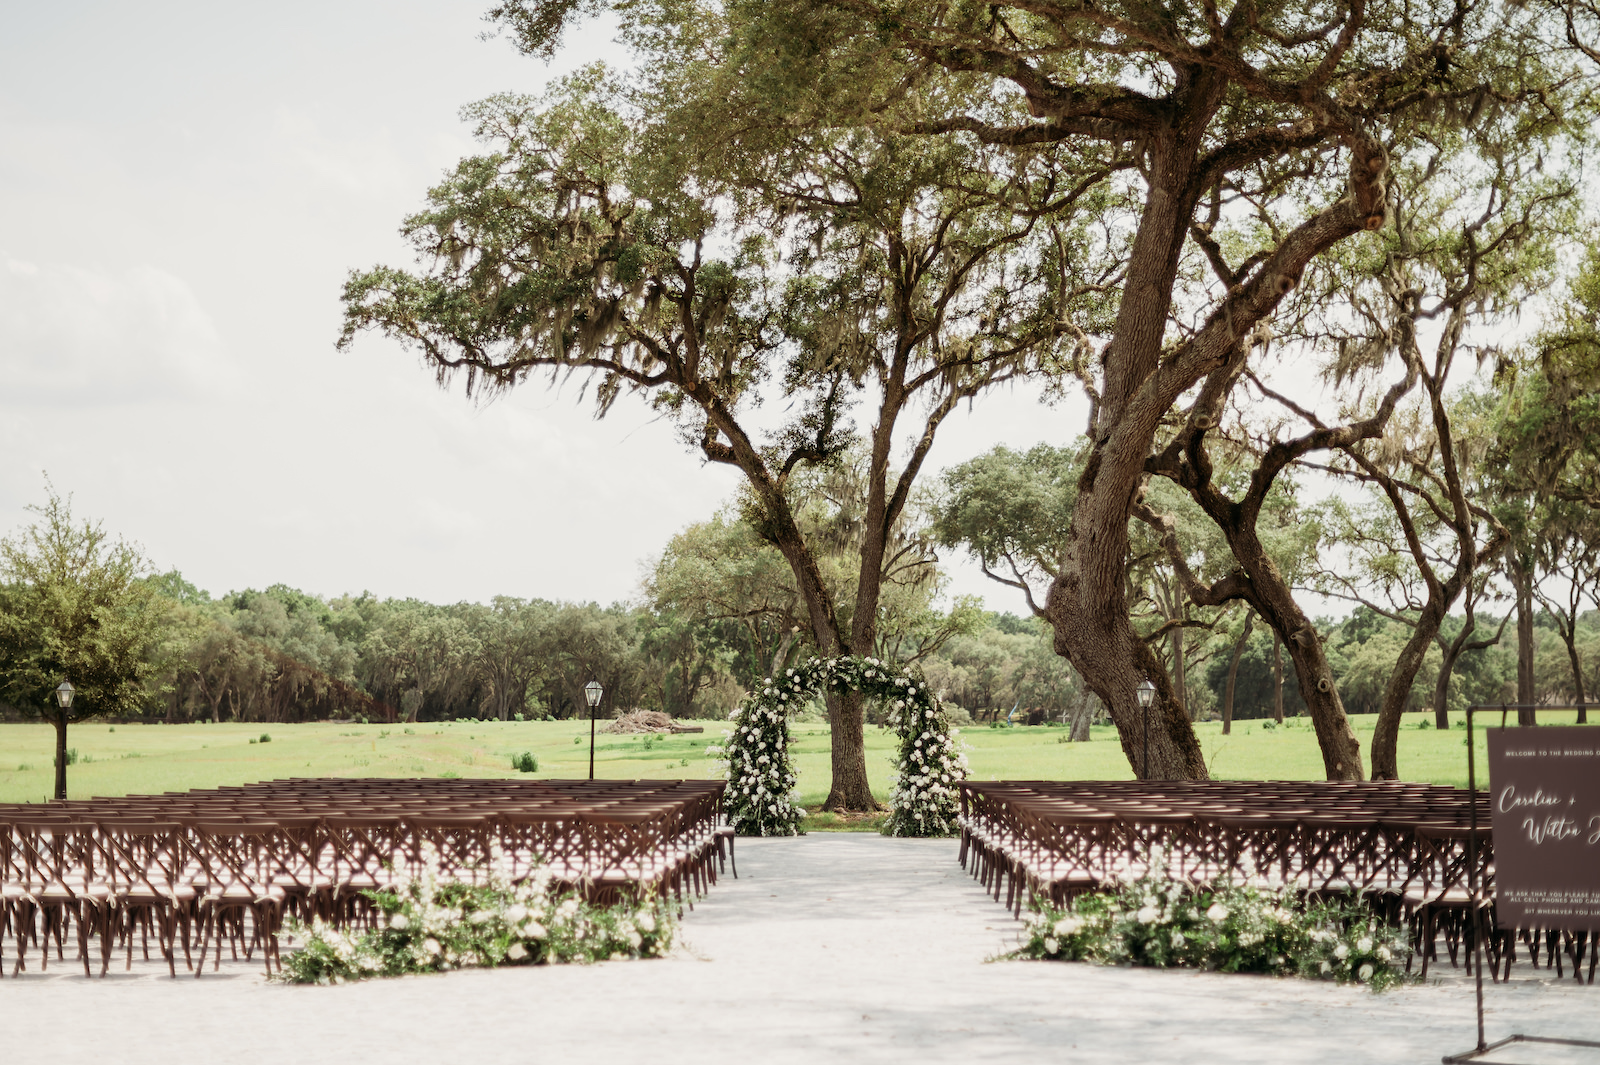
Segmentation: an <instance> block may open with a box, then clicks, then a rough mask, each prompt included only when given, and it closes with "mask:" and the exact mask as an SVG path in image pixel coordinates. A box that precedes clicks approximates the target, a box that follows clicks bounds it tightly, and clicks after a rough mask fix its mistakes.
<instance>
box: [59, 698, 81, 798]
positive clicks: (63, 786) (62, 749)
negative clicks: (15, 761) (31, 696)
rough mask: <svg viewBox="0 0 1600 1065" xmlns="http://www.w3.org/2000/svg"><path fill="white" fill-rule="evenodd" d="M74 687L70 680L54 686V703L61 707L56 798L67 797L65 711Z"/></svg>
mask: <svg viewBox="0 0 1600 1065" xmlns="http://www.w3.org/2000/svg"><path fill="white" fill-rule="evenodd" d="M75 691H76V689H75V688H73V686H72V682H71V681H70V680H64V681H62V682H61V683H60V684H59V685H58V686H57V687H56V705H57V706H59V707H61V723H60V726H59V727H58V728H57V729H56V799H57V800H60V801H65V800H66V797H67V711H68V710H71V709H72V696H73V694H74V693H75Z"/></svg>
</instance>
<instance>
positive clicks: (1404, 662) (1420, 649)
mask: <svg viewBox="0 0 1600 1065" xmlns="http://www.w3.org/2000/svg"><path fill="white" fill-rule="evenodd" d="M1439 598H1440V597H1438V596H1435V597H1433V601H1432V602H1429V603H1428V604H1426V605H1425V606H1424V607H1423V608H1422V613H1421V614H1419V615H1418V616H1417V623H1416V626H1415V627H1414V628H1413V629H1412V630H1411V638H1410V639H1409V640H1407V641H1406V645H1405V646H1404V647H1402V648H1401V649H1400V656H1399V658H1397V659H1395V663H1394V669H1393V670H1391V671H1390V673H1389V683H1388V684H1387V685H1386V686H1385V687H1384V689H1383V705H1382V706H1381V707H1380V708H1379V709H1378V723H1377V725H1376V727H1375V728H1374V729H1373V733H1372V779H1373V780H1399V779H1400V761H1399V757H1398V750H1399V746H1400V720H1401V718H1402V716H1403V715H1404V714H1405V711H1406V703H1408V702H1409V701H1410V700H1411V685H1412V684H1413V683H1415V681H1416V679H1417V671H1418V670H1420V669H1421V668H1422V659H1423V657H1424V656H1426V655H1427V653H1428V648H1429V647H1431V646H1432V645H1433V641H1434V637H1436V636H1437V635H1438V634H1439V626H1440V625H1442V624H1443V623H1444V608H1443V607H1442V606H1441V605H1440V603H1439ZM1451 598H1452V599H1453V598H1454V597H1453V596H1452V597H1451Z"/></svg>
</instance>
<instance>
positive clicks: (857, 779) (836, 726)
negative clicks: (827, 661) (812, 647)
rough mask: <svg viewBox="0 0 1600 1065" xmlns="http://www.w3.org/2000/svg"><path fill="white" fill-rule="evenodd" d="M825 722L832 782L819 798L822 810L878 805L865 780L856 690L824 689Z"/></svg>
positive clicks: (859, 700)
mask: <svg viewBox="0 0 1600 1065" xmlns="http://www.w3.org/2000/svg"><path fill="white" fill-rule="evenodd" d="M826 698H827V703H828V723H829V725H830V726H831V731H832V743H831V744H830V748H831V751H832V759H831V760H832V768H833V784H832V786H830V787H829V789H828V797H827V798H826V799H824V800H823V802H822V808H823V809H824V810H837V811H840V812H861V811H868V810H876V809H878V801H877V800H876V799H874V798H873V797H872V788H871V786H870V785H869V784H868V783H867V761H866V757H865V754H864V752H865V750H866V731H865V725H864V720H865V718H864V715H863V714H862V712H861V704H862V703H863V702H864V701H865V699H864V696H862V694H861V693H860V692H858V691H850V692H843V693H840V692H834V691H829V692H828V693H827V696H826Z"/></svg>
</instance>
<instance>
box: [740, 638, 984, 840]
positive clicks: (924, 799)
mask: <svg viewBox="0 0 1600 1065" xmlns="http://www.w3.org/2000/svg"><path fill="white" fill-rule="evenodd" d="M830 689H831V690H833V691H836V692H845V691H859V692H862V693H863V694H865V695H867V696H869V697H872V698H877V699H882V700H883V701H884V702H885V704H886V705H887V707H888V721H889V726H890V727H891V728H893V729H894V730H895V733H896V734H897V735H898V736H899V738H900V748H899V754H898V758H897V762H896V772H895V780H894V786H893V788H892V789H891V790H890V792H889V820H888V822H887V823H886V824H885V825H884V828H883V831H884V834H885V835H891V836H947V835H950V834H951V833H953V832H954V831H955V830H956V817H957V814H958V813H959V812H960V789H959V788H958V785H959V784H960V783H961V781H962V780H965V779H966V776H967V756H966V755H964V754H962V753H961V751H960V750H959V748H958V745H957V743H956V739H955V737H956V735H957V733H958V730H956V729H952V728H951V727H950V721H949V718H948V717H946V716H945V713H944V710H943V708H942V707H940V705H939V701H938V700H937V699H935V698H934V697H933V694H932V693H931V692H929V691H928V686H927V683H926V682H925V681H923V680H921V679H920V678H917V677H913V676H911V675H910V674H908V673H906V672H904V671H903V670H899V669H896V668H895V667H893V666H890V665H888V664H887V663H885V662H881V661H879V660H878V659H876V658H867V657H861V656H857V655H841V656H838V657H835V658H813V659H811V660H810V661H808V662H805V663H802V664H801V665H798V666H795V667H794V668H793V669H787V670H785V671H784V672H783V673H782V674H781V675H777V676H773V677H769V678H768V679H767V680H766V681H765V682H764V683H763V684H762V686H761V687H760V688H759V689H758V690H756V691H755V692H753V693H751V694H750V695H749V696H748V697H747V698H746V699H745V701H744V702H742V703H740V704H739V708H738V709H736V710H735V711H734V712H733V714H732V715H731V716H730V719H731V721H732V724H733V729H732V730H731V731H729V732H726V733H724V736H726V737H727V738H726V740H725V741H724V742H723V744H722V746H721V747H713V748H711V751H710V753H712V754H715V755H716V756H717V757H718V758H720V759H721V761H722V762H723V763H724V766H725V770H726V772H725V777H726V779H727V782H728V790H727V794H726V795H725V796H724V797H723V807H724V810H725V811H726V813H727V816H728V822H729V824H730V825H732V826H733V828H734V830H735V831H737V832H738V833H739V834H740V835H748V836H793V835H798V834H799V832H800V823H801V821H802V820H804V818H805V811H804V810H803V809H801V808H800V806H799V804H798V803H797V802H796V801H795V796H794V790H795V782H796V777H795V772H794V766H793V764H792V763H791V762H790V760H789V717H790V715H791V714H792V713H793V712H794V711H795V710H797V709H798V708H799V707H801V706H803V705H804V704H805V702H806V701H807V700H808V699H809V698H810V697H812V696H814V695H822V694H825V693H826V692H827V691H829V690H830Z"/></svg>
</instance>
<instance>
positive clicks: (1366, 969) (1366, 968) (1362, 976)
mask: <svg viewBox="0 0 1600 1065" xmlns="http://www.w3.org/2000/svg"><path fill="white" fill-rule="evenodd" d="M1356 979H1357V980H1360V981H1361V982H1362V983H1366V982H1367V981H1368V980H1371V979H1372V966H1371V965H1363V966H1362V967H1361V968H1359V969H1357V970H1356Z"/></svg>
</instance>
